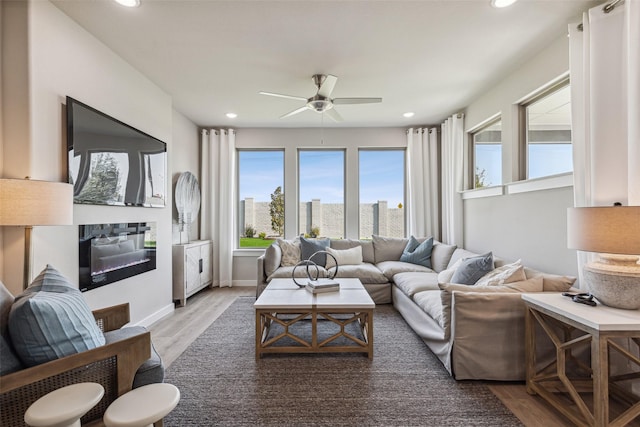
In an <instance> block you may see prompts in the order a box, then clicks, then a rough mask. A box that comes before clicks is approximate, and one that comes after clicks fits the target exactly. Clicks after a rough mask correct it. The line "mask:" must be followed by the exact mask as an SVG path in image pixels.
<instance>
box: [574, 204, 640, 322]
mask: <svg viewBox="0 0 640 427" xmlns="http://www.w3.org/2000/svg"><path fill="white" fill-rule="evenodd" d="M567 246H568V247H569V248H570V249H577V250H580V251H586V252H596V253H599V254H600V256H599V258H598V259H597V260H596V261H593V262H588V263H586V264H585V265H584V268H583V281H584V282H585V285H586V288H587V290H588V291H589V292H590V293H591V294H592V295H593V296H594V297H596V298H597V299H598V300H599V301H600V302H601V303H602V304H604V305H608V306H610V307H615V308H624V309H629V310H636V309H639V308H640V264H639V262H640V261H639V258H640V206H612V207H585V208H569V209H567Z"/></svg>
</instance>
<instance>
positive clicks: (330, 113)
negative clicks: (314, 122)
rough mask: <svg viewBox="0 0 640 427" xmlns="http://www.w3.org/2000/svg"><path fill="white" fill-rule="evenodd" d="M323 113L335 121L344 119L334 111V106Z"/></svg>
mask: <svg viewBox="0 0 640 427" xmlns="http://www.w3.org/2000/svg"><path fill="white" fill-rule="evenodd" d="M324 113H325V114H326V115H327V116H329V117H331V118H332V119H333V120H334V121H336V122H343V121H344V119H343V118H342V116H341V115H340V114H339V113H338V112H337V111H336V109H335V108H331V109H329V110H325V111H324Z"/></svg>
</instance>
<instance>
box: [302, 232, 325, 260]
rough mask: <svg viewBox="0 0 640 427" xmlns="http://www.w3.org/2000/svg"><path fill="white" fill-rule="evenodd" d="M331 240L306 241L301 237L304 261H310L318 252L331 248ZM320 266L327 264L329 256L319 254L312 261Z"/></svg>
mask: <svg viewBox="0 0 640 427" xmlns="http://www.w3.org/2000/svg"><path fill="white" fill-rule="evenodd" d="M329 242H330V241H329V239H305V238H304V237H300V252H301V254H302V260H303V261H304V260H306V259H309V257H310V256H311V255H313V254H314V253H316V252H318V251H326V250H327V248H328V247H329ZM311 261H313V262H315V263H316V264H318V265H320V266H323V267H324V266H325V265H326V264H327V255H326V254H318V255H316V256H314V257H313V259H312V260H311Z"/></svg>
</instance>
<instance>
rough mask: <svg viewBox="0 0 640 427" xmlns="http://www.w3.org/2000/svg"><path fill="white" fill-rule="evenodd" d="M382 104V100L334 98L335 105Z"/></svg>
mask: <svg viewBox="0 0 640 427" xmlns="http://www.w3.org/2000/svg"><path fill="white" fill-rule="evenodd" d="M377 102H382V98H334V99H333V103H334V104H343V105H344V104H374V103H377Z"/></svg>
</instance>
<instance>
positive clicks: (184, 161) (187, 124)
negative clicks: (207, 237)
mask: <svg viewBox="0 0 640 427" xmlns="http://www.w3.org/2000/svg"><path fill="white" fill-rule="evenodd" d="M171 165H172V174H171V178H170V179H171V194H174V192H175V188H176V183H177V181H178V177H179V176H180V174H181V173H182V172H191V173H192V174H194V175H195V176H196V178H197V179H198V183H200V140H199V132H198V126H196V125H195V123H193V122H192V121H191V120H189V119H188V118H186V117H185V116H184V115H182V114H180V113H179V112H177V111H175V110H174V111H173V150H172V151H171ZM200 188H202V187H200ZM171 212H172V242H173V243H180V237H181V236H180V232H179V228H178V211H177V209H176V207H175V203H174V204H172V207H171ZM198 219H199V215H198V218H195V222H193V223H192V224H191V227H190V229H189V236H188V237H189V241H191V240H197V239H198V236H199V223H200V221H199V220H198ZM182 239H183V242H182V243H184V242H185V241H186V240H187V234H186V233H183V234H182Z"/></svg>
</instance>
